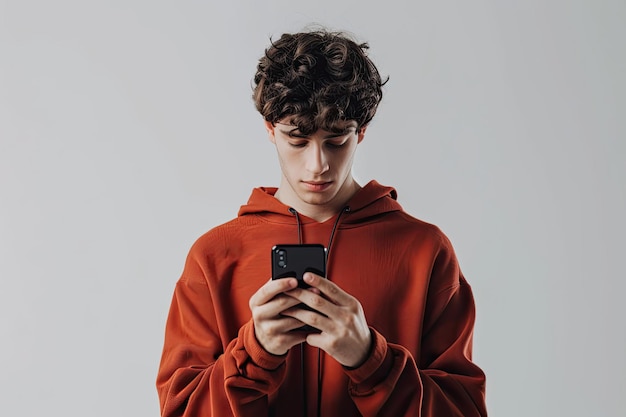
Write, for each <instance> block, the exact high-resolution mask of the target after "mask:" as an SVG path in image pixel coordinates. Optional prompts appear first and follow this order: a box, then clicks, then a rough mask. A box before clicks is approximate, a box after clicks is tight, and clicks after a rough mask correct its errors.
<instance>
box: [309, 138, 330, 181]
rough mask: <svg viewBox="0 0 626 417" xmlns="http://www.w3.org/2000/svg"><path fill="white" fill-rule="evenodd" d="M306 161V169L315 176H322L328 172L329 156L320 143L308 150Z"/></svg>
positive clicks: (314, 144)
mask: <svg viewBox="0 0 626 417" xmlns="http://www.w3.org/2000/svg"><path fill="white" fill-rule="evenodd" d="M308 151H309V152H307V155H306V161H305V164H306V165H305V168H306V170H307V171H309V172H310V173H312V174H314V175H321V174H323V173H325V172H326V171H328V169H329V168H330V167H329V165H328V156H327V155H326V153H325V152H324V149H323V147H322V146H321V145H319V144H318V143H313V144H312V146H310V147H309V149H308Z"/></svg>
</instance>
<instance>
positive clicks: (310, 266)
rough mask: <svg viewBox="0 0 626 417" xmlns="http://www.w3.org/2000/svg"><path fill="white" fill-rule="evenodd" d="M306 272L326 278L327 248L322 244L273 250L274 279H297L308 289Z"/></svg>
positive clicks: (283, 246)
mask: <svg viewBox="0 0 626 417" xmlns="http://www.w3.org/2000/svg"><path fill="white" fill-rule="evenodd" d="M305 272H313V273H314V274H317V275H320V276H322V277H326V248H325V247H324V246H323V245H320V244H301V245H276V246H274V247H273V248H272V279H280V278H288V277H295V278H296V279H297V280H298V286H299V287H301V288H307V287H308V285H307V284H306V283H305V282H304V281H303V279H302V278H303V276H304V273H305Z"/></svg>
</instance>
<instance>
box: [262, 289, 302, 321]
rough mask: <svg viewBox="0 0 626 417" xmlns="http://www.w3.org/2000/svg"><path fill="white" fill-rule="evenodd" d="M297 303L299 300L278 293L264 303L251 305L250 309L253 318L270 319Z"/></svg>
mask: <svg viewBox="0 0 626 417" xmlns="http://www.w3.org/2000/svg"><path fill="white" fill-rule="evenodd" d="M299 303H300V301H299V300H297V299H295V298H293V297H290V296H288V295H285V294H283V293H280V294H278V295H276V296H274V298H272V299H271V300H270V301H268V302H267V303H265V304H261V305H256V306H253V305H251V307H250V309H251V310H252V315H253V317H254V319H255V320H270V319H276V318H277V317H278V316H279V315H280V314H281V313H282V312H283V311H284V310H287V309H289V308H291V307H294V306H295V305H297V304H299Z"/></svg>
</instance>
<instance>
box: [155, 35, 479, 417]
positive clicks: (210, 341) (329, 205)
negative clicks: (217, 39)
mask: <svg viewBox="0 0 626 417" xmlns="http://www.w3.org/2000/svg"><path fill="white" fill-rule="evenodd" d="M366 50H367V44H361V45H358V44H357V43H355V42H354V41H352V40H350V39H349V38H348V37H346V36H345V35H342V34H337V33H328V32H306V33H296V34H285V35H283V36H282V37H281V38H280V39H279V40H278V41H276V42H274V43H273V44H272V45H271V46H270V47H269V48H268V49H267V50H266V51H265V56H264V57H263V58H261V60H260V62H259V65H258V68H257V73H256V76H255V78H254V81H255V84H256V87H255V91H254V100H255V103H256V106H257V109H258V110H259V112H260V113H261V114H262V115H263V117H264V119H265V128H266V130H267V133H268V135H269V139H270V141H271V142H272V143H273V144H274V145H275V146H276V150H277V153H278V159H279V161H280V166H281V170H282V178H281V181H280V186H279V187H278V189H276V188H256V189H254V190H253V191H252V195H251V196H250V199H249V201H248V203H247V204H246V205H244V206H242V207H241V209H240V211H239V215H238V217H237V218H236V219H234V220H232V221H230V222H228V223H226V224H223V225H221V226H218V227H216V228H214V229H213V230H211V231H209V232H208V233H206V234H205V235H203V236H202V237H200V238H199V239H198V241H196V243H195V244H194V245H193V247H192V248H191V251H190V253H189V256H188V258H187V262H186V264H185V268H184V271H183V273H182V276H181V278H180V279H179V281H178V283H177V285H176V289H175V291H174V297H173V300H172V304H171V308H170V314H169V317H168V320H167V327H166V333H165V345H164V349H163V356H162V360H161V365H160V368H159V373H158V377H157V388H158V393H159V397H160V404H161V412H162V415H163V416H194V417H195V416H220V417H224V416H240V417H244V416H255V417H256V416H299V415H302V416H342V417H349V416H393V417H399V416H423V417H435V416H437V417H439V416H446V417H452V416H464V417H468V416H485V415H486V410H485V402H484V389H485V377H484V374H483V372H482V371H481V370H480V369H479V368H478V367H477V366H476V365H475V364H474V363H472V360H471V355H472V333H473V324H474V301H473V297H472V293H471V290H470V287H469V285H468V284H467V282H466V281H465V279H464V277H463V275H462V273H461V271H460V269H459V266H458V264H457V260H456V258H455V255H454V251H453V249H452V246H451V244H450V242H449V240H448V239H447V238H446V237H445V236H444V234H443V233H442V232H441V231H440V230H439V229H438V228H437V227H435V226H433V225H430V224H427V223H424V222H422V221H420V220H417V219H415V218H413V217H411V216H410V215H408V214H407V213H405V212H404V211H403V210H402V208H401V206H400V204H399V203H398V202H397V201H396V191H395V190H394V189H393V188H390V187H385V186H382V185H380V184H378V183H377V182H375V181H372V182H370V183H368V184H366V185H365V186H363V187H362V186H361V185H359V184H358V183H357V182H356V181H355V179H354V178H353V176H352V172H351V169H352V162H353V158H354V155H355V152H356V149H357V147H358V144H359V143H360V142H361V141H362V140H363V138H364V136H365V132H366V129H367V125H368V123H369V122H370V121H371V120H372V118H373V116H374V114H375V112H376V108H377V106H378V103H379V102H380V100H381V98H382V90H381V87H382V85H383V82H382V81H381V78H380V75H379V73H378V71H377V69H376V67H375V66H374V64H373V63H372V62H371V61H370V59H369V58H368V57H367V55H366ZM284 243H322V244H324V245H325V246H326V247H327V276H326V279H324V278H323V277H321V276H318V275H315V274H313V273H308V274H305V278H304V281H305V282H306V283H307V284H308V285H309V286H310V287H309V288H307V289H304V288H302V287H301V286H298V281H297V280H296V279H295V278H285V279H276V280H270V279H268V278H269V277H270V251H271V248H272V247H273V246H274V245H276V244H284ZM302 304H305V305H307V306H309V307H311V308H309V309H307V308H303V305H302ZM303 325H309V326H311V327H313V328H314V329H317V330H313V331H304V330H302V327H303Z"/></svg>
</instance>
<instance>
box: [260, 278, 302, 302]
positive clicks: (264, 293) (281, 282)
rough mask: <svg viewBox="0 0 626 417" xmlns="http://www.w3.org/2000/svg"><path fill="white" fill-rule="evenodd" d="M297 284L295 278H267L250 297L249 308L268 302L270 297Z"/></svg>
mask: <svg viewBox="0 0 626 417" xmlns="http://www.w3.org/2000/svg"><path fill="white" fill-rule="evenodd" d="M297 286H298V281H297V280H296V279H295V278H281V279H274V280H269V281H268V282H266V283H265V284H263V286H262V287H261V288H259V289H258V290H257V291H256V292H255V293H254V294H253V295H252V297H250V308H253V307H254V306H260V305H263V304H266V303H267V302H269V301H270V300H271V299H272V298H274V297H276V296H277V295H278V294H280V293H283V292H285V291H289V290H291V289H293V288H296V287H297Z"/></svg>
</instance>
